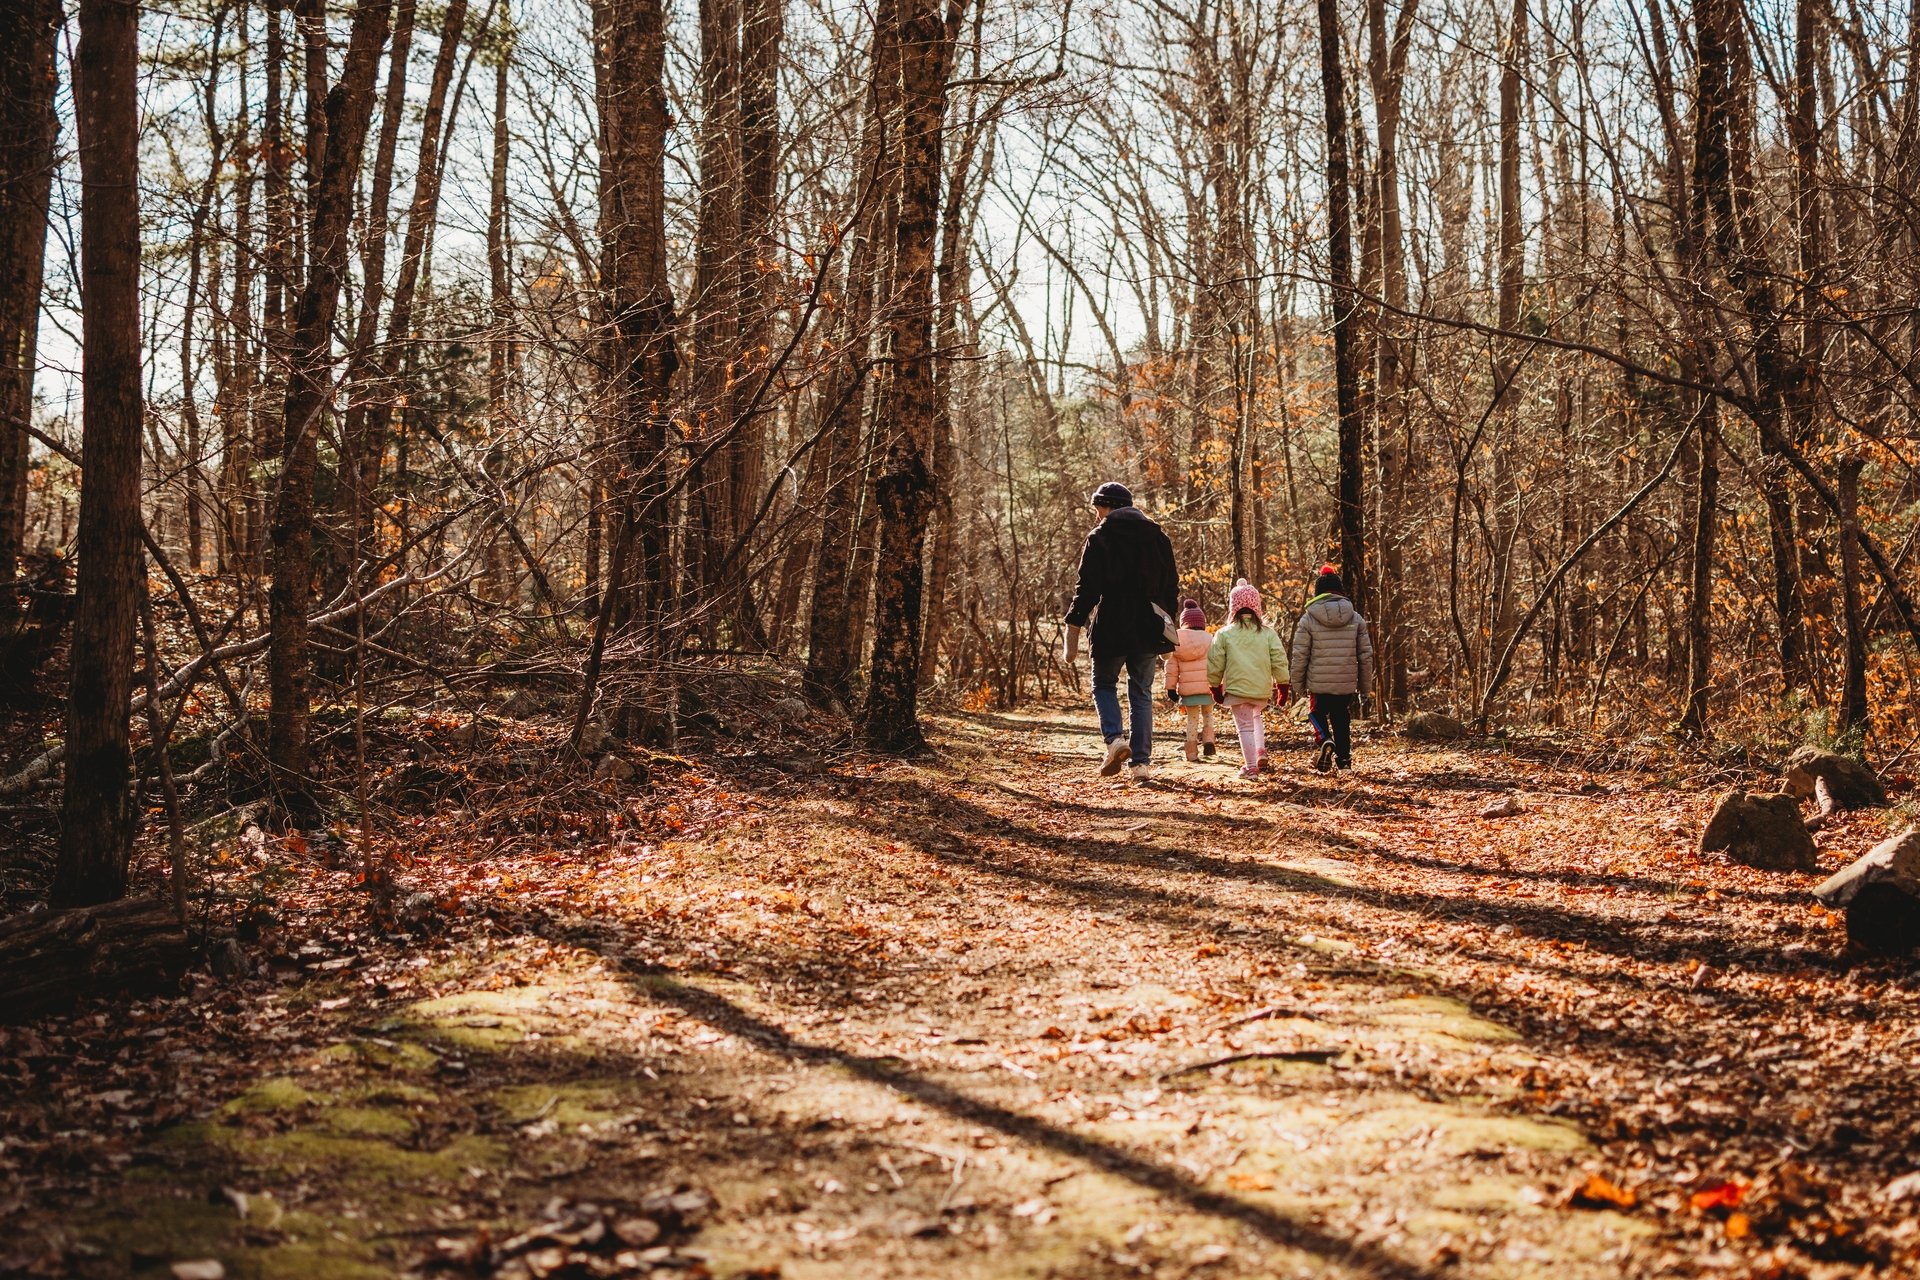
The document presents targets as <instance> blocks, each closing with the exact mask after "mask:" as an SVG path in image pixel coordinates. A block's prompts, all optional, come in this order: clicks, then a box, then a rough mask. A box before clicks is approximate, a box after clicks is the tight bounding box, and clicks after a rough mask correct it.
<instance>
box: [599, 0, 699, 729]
mask: <svg viewBox="0 0 1920 1280" xmlns="http://www.w3.org/2000/svg"><path fill="white" fill-rule="evenodd" d="M593 24H594V49H595V60H594V71H595V98H596V103H597V106H598V108H599V114H600V121H599V125H600V157H601V179H600V245H601V247H600V255H601V256H600V272H601V288H602V290H603V291H604V294H605V298H606V302H605V308H606V314H607V316H608V317H610V319H611V321H612V325H611V333H610V334H609V336H608V338H607V347H608V351H607V356H606V361H605V365H606V367H607V368H608V369H609V370H611V379H610V384H611V388H612V398H613V403H612V406H611V411H612V417H613V424H614V431H613V436H614V440H615V441H616V447H617V448H618V449H619V451H620V454H621V460H622V463H623V464H624V466H623V472H624V475H623V477H622V478H623V481H624V483H625V485H626V486H627V488H626V490H625V491H624V492H621V493H619V494H616V495H614V500H615V510H616V511H617V513H618V515H617V519H616V526H617V527H616V529H615V532H614V536H613V538H612V539H611V543H612V548H611V557H610V558H611V564H610V567H609V569H608V586H607V589H606V599H605V600H604V601H603V603H602V609H601V618H602V620H603V623H602V626H601V628H600V630H599V633H598V634H597V635H596V640H595V643H596V646H599V645H601V644H603V643H604V635H605V632H606V630H608V629H610V628H611V627H612V626H614V625H621V626H627V627H632V628H634V629H635V630H637V631H639V632H640V633H641V636H642V639H643V641H647V642H651V643H658V641H659V636H658V634H657V627H658V625H659V622H660V619H661V617H662V615H663V614H664V611H665V604H666V593H667V591H668V590H669V586H670V577H669V570H670V565H669V558H668V556H669V550H670V544H669V540H668V538H669V533H670V530H669V527H668V521H667V512H666V511H665V510H664V509H663V508H664V504H663V501H662V499H663V497H664V495H665V493H666V491H667V476H666V463H667V459H666V456H665V455H666V442H667V407H668V406H667V394H668V389H669V385H670V383H671V382H672V379H673V374H674V370H675V369H676V368H677V367H678V366H679V353H678V351H677V350H676V349H675V346H674V337H673V331H674V314H673V293H672V290H671V288H670V286H669V284H668V280H667V265H668V264H667V240H666V139H667V125H668V115H667V96H666V80H665V75H666V68H665V59H666V18H665V14H664V13H663V11H662V7H661V3H660V0H594V5H593ZM655 657H656V662H657V665H658V666H659V668H660V669H662V670H666V669H668V666H667V663H666V662H665V661H664V655H655ZM650 697H651V698H652V701H651V702H650V703H649V704H648V705H644V706H637V707H635V708H633V714H632V715H631V716H630V717H628V718H629V719H630V720H634V721H637V724H635V726H634V727H635V728H637V729H638V731H639V732H641V733H642V734H644V735H647V736H665V737H669V738H670V737H671V735H672V731H673V730H672V726H673V701H672V700H673V687H672V682H671V679H670V678H669V679H667V680H663V681H660V682H658V685H657V687H655V688H654V689H653V690H652V691H651V693H650Z"/></svg>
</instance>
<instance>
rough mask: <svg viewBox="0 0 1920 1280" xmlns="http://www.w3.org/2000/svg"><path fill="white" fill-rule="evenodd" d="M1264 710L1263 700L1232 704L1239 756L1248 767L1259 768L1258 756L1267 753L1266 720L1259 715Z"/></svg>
mask: <svg viewBox="0 0 1920 1280" xmlns="http://www.w3.org/2000/svg"><path fill="white" fill-rule="evenodd" d="M1264 710H1266V704H1265V703H1263V702H1236V703H1234V704H1233V727H1234V730H1235V732H1237V733H1238V734H1239V735H1240V756H1241V758H1242V759H1244V760H1245V761H1246V762H1247V768H1249V769H1257V768H1259V767H1260V757H1261V756H1264V755H1266V754H1267V722H1266V721H1265V719H1263V718H1262V717H1261V715H1260V713H1261V712H1262V711H1264Z"/></svg>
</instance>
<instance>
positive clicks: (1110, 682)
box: [1066, 481, 1180, 782]
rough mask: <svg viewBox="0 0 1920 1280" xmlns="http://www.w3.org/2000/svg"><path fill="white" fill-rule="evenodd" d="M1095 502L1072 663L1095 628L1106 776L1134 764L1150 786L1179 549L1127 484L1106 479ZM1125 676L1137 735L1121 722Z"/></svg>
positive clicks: (1070, 618)
mask: <svg viewBox="0 0 1920 1280" xmlns="http://www.w3.org/2000/svg"><path fill="white" fill-rule="evenodd" d="M1089 501H1091V502H1092V504H1093V512H1094V515H1096V516H1098V517H1099V522H1098V523H1097V524H1095V525H1094V527H1093V532H1091V533H1089V534H1088V535H1087V544H1086V546H1085V547H1083V548H1082V549H1081V551H1080V581H1079V585H1078V586H1077V587H1075V588H1074V592H1073V604H1072V605H1071V606H1069V607H1068V609H1067V619H1066V621H1067V638H1066V659H1067V665H1068V666H1069V667H1071V666H1072V665H1073V663H1074V659H1075V658H1076V656H1077V655H1078V654H1079V651H1080V630H1081V628H1082V627H1086V626H1089V625H1091V626H1092V629H1093V635H1092V644H1091V648H1092V650H1093V706H1094V709H1095V710H1096V711H1098V712H1099V713H1100V733H1101V736H1102V737H1104V738H1105V739H1106V740H1107V749H1106V757H1105V759H1104V760H1102V762H1101V764H1100V773H1101V776H1103V777H1112V776H1113V775H1114V774H1116V773H1118V772H1120V768H1121V766H1122V765H1125V764H1127V763H1128V762H1129V761H1131V762H1132V765H1133V778H1134V780H1135V781H1136V782H1144V781H1146V779H1147V777H1148V776H1149V773H1148V767H1149V765H1150V764H1151V762H1152V757H1153V677H1154V666H1155V664H1156V661H1157V660H1158V658H1159V656H1160V655H1161V654H1163V653H1168V652H1171V651H1172V649H1173V638H1172V636H1173V628H1172V623H1171V618H1172V616H1173V611H1174V609H1175V607H1176V606H1177V604H1178V597H1179V589H1180V583H1179V575H1178V574H1177V573H1176V572H1175V571H1174V567H1173V543H1171V542H1169V541H1168V540H1167V535H1166V533H1165V532H1163V531H1162V530H1161V528H1160V526H1159V525H1157V524H1155V523H1154V522H1153V521H1151V520H1149V519H1147V517H1146V515H1145V514H1144V513H1143V512H1142V511H1140V509H1139V508H1137V507H1135V506H1134V505H1133V495H1132V494H1131V493H1129V492H1128V491H1127V487H1126V486H1125V485H1123V484H1118V483H1116V482H1114V481H1108V482H1107V483H1106V484H1103V485H1101V486H1100V487H1099V488H1098V489H1095V490H1094V491H1093V496H1092V498H1091V499H1089ZM1122 670H1124V671H1125V672H1126V673H1127V706H1128V716H1129V718H1130V720H1131V727H1132V733H1131V735H1129V734H1128V733H1127V730H1126V728H1125V727H1123V726H1122V724H1121V721H1120V673H1121V671H1122Z"/></svg>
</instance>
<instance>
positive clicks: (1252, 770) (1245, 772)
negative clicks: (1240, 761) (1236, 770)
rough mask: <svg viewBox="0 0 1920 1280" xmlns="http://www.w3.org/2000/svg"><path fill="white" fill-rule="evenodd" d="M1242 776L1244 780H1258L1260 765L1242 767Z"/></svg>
mask: <svg viewBox="0 0 1920 1280" xmlns="http://www.w3.org/2000/svg"><path fill="white" fill-rule="evenodd" d="M1240 776H1241V777H1243V778H1258V777H1259V776H1260V768H1259V766H1258V765H1251V764H1249V765H1242V766H1241V767H1240Z"/></svg>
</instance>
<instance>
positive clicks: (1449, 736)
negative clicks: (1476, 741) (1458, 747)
mask: <svg viewBox="0 0 1920 1280" xmlns="http://www.w3.org/2000/svg"><path fill="white" fill-rule="evenodd" d="M1407 736H1408V737H1409V738H1412V739H1414V740H1415V741H1416V742H1457V741H1459V740H1460V739H1461V738H1464V737H1466V736H1467V726H1466V725H1464V724H1461V723H1460V722H1459V721H1458V720H1456V719H1454V718H1453V717H1452V716H1450V715H1447V714H1446V713H1445V712H1442V711H1416V712H1414V713H1413V714H1412V715H1410V716H1408V717H1407Z"/></svg>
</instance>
